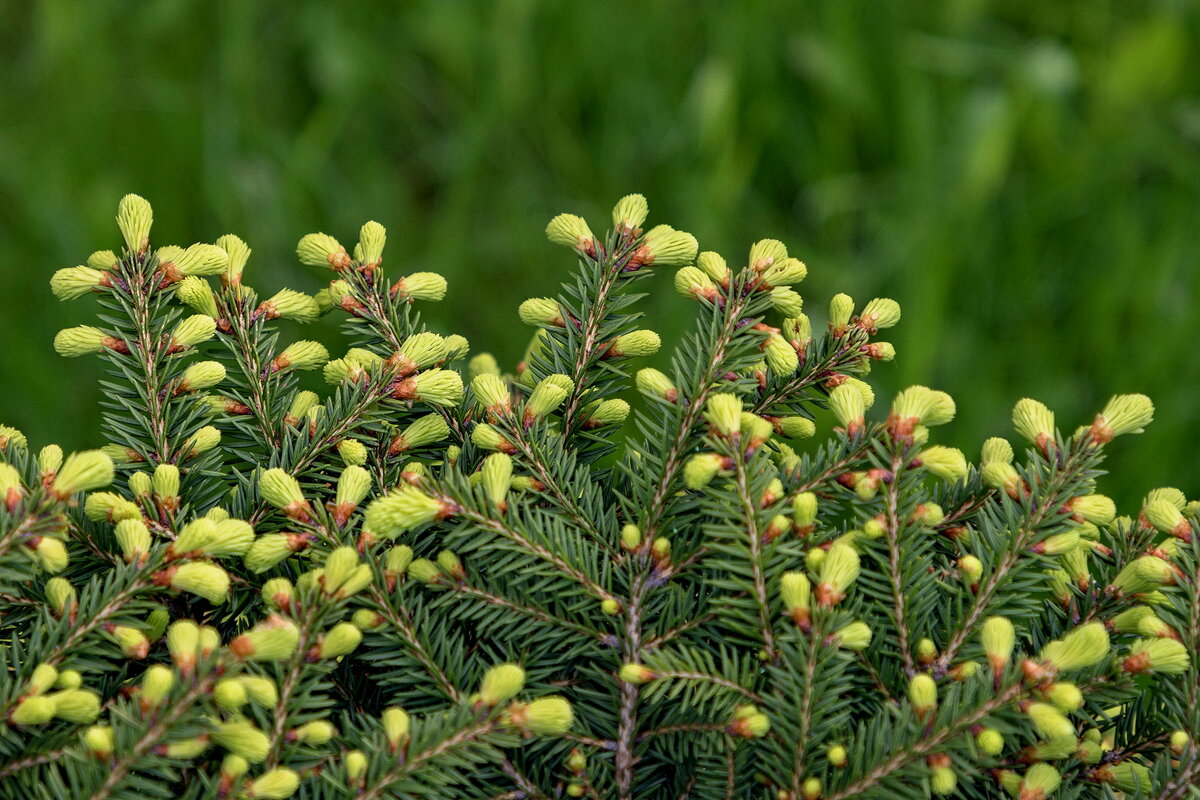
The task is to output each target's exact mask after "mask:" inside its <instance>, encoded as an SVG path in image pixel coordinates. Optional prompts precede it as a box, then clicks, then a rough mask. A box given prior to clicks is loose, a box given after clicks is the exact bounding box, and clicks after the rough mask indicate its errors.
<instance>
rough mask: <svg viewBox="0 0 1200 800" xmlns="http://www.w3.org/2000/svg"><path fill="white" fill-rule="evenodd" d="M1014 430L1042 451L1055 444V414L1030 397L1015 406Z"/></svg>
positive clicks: (1013, 416) (1013, 413)
mask: <svg viewBox="0 0 1200 800" xmlns="http://www.w3.org/2000/svg"><path fill="white" fill-rule="evenodd" d="M1012 423H1013V428H1015V429H1016V431H1017V433H1019V434H1020V435H1021V436H1023V437H1025V438H1026V439H1028V440H1029V441H1030V442H1033V443H1034V444H1035V445H1037V446H1038V447H1039V448H1041V449H1043V450H1044V449H1046V447H1047V446H1049V445H1050V444H1053V443H1054V412H1053V411H1051V410H1050V409H1049V408H1047V407H1046V406H1045V405H1044V404H1042V403H1039V402H1038V401H1037V400H1032V399H1030V398H1028V397H1026V398H1024V399H1022V400H1018V401H1017V404H1016V405H1015V406H1013V412H1012Z"/></svg>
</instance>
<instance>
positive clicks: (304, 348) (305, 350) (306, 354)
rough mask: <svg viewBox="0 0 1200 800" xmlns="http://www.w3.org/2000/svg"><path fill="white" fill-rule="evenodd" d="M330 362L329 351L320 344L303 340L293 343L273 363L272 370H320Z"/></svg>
mask: <svg viewBox="0 0 1200 800" xmlns="http://www.w3.org/2000/svg"><path fill="white" fill-rule="evenodd" d="M328 360H329V351H328V350H326V349H325V345H323V344H321V343H320V342H312V341H306V340H301V341H299V342H292V343H291V344H289V345H288V346H287V347H285V348H284V349H283V352H281V353H280V354H279V355H277V356H275V358H274V359H273V360H272V361H271V369H272V370H274V371H275V372H279V371H280V370H284V369H298V370H312V369H320V368H321V367H323V366H325V362H326V361H328Z"/></svg>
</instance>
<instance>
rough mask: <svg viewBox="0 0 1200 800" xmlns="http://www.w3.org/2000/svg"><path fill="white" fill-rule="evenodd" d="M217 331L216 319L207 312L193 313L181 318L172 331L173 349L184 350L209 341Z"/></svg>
mask: <svg viewBox="0 0 1200 800" xmlns="http://www.w3.org/2000/svg"><path fill="white" fill-rule="evenodd" d="M216 332H217V321H216V320H214V319H213V318H212V317H210V316H208V315H207V314H193V315H192V316H190V317H187V318H186V319H183V320H181V321H180V322H179V324H178V325H176V326H175V330H173V331H172V332H171V349H172V350H182V349H184V348H188V347H193V346H195V345H198V344H201V343H203V342H207V341H208V340H209V339H211V338H212V337H213V336H214V335H215V334H216Z"/></svg>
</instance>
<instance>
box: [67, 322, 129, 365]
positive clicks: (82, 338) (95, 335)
mask: <svg viewBox="0 0 1200 800" xmlns="http://www.w3.org/2000/svg"><path fill="white" fill-rule="evenodd" d="M117 345H123V343H122V342H121V341H120V340H119V339H115V338H113V337H111V336H109V335H108V334H106V333H105V332H104V331H102V330H100V329H99V328H96V327H93V326H91V325H77V326H75V327H74V328H63V329H62V330H61V331H59V332H58V333H57V334H55V336H54V352H56V353H58V354H59V355H60V356H63V357H65V358H78V357H79V356H86V355H91V354H93V353H99V352H101V351H102V350H104V348H106V347H114V346H117Z"/></svg>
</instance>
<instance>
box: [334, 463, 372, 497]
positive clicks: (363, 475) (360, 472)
mask: <svg viewBox="0 0 1200 800" xmlns="http://www.w3.org/2000/svg"><path fill="white" fill-rule="evenodd" d="M369 491H371V473H370V472H367V470H365V469H363V468H362V467H353V466H352V467H346V468H345V469H343V470H342V474H341V475H339V476H338V482H337V496H336V499H335V500H334V502H335V503H336V504H337V505H338V506H349V507H356V506H357V505H358V504H359V503H361V502H362V501H363V499H364V498H365V497H366V496H367V493H368V492H369Z"/></svg>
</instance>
